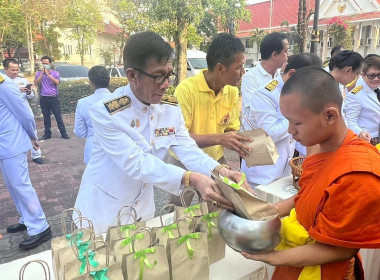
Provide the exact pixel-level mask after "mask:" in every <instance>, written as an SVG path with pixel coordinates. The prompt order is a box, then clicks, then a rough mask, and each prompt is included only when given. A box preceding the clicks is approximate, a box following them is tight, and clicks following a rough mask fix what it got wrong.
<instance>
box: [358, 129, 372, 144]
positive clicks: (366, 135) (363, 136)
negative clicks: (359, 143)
mask: <svg viewBox="0 0 380 280" xmlns="http://www.w3.org/2000/svg"><path fill="white" fill-rule="evenodd" d="M358 136H359V138H361V139H364V140H366V141H368V142H370V141H371V134H369V133H368V132H365V131H362V132H360V133H359V135H358Z"/></svg>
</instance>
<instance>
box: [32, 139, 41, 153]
mask: <svg viewBox="0 0 380 280" xmlns="http://www.w3.org/2000/svg"><path fill="white" fill-rule="evenodd" d="M30 140H31V141H32V146H33V149H35V150H36V151H37V150H38V149H39V148H40V144H39V143H38V142H37V140H34V139H30Z"/></svg>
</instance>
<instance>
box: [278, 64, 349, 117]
mask: <svg viewBox="0 0 380 280" xmlns="http://www.w3.org/2000/svg"><path fill="white" fill-rule="evenodd" d="M293 93H297V94H299V95H300V96H301V104H302V107H303V108H306V109H309V110H311V111H312V112H313V113H315V114H319V113H320V112H322V110H323V109H324V108H325V107H326V106H327V105H336V106H337V107H338V108H339V111H340V110H341V108H342V102H343V98H342V94H341V93H340V89H339V85H338V83H337V81H336V80H335V79H334V77H333V76H331V75H330V74H329V73H327V72H326V71H325V70H323V69H321V68H318V67H303V68H301V69H299V70H297V71H296V72H295V73H294V74H293V75H292V76H291V77H290V78H289V79H288V80H287V81H286V83H285V84H284V87H283V88H282V90H281V96H284V95H290V94H293Z"/></svg>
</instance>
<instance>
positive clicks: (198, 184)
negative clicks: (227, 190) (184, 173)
mask: <svg viewBox="0 0 380 280" xmlns="http://www.w3.org/2000/svg"><path fill="white" fill-rule="evenodd" d="M190 186H193V187H194V188H196V189H197V191H199V193H200V194H201V196H202V197H203V200H204V201H207V202H210V203H213V204H214V203H215V202H216V204H217V205H218V206H219V207H221V208H225V209H229V210H233V207H232V203H231V202H230V201H228V200H227V199H226V198H225V197H223V196H222V193H221V191H220V189H219V188H218V186H217V185H216V183H215V181H214V180H213V179H211V178H210V177H207V176H206V175H203V174H200V173H197V172H192V173H191V175H190Z"/></svg>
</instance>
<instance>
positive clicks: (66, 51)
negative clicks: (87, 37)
mask: <svg viewBox="0 0 380 280" xmlns="http://www.w3.org/2000/svg"><path fill="white" fill-rule="evenodd" d="M63 53H64V54H67V55H72V54H73V46H72V45H63Z"/></svg>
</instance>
